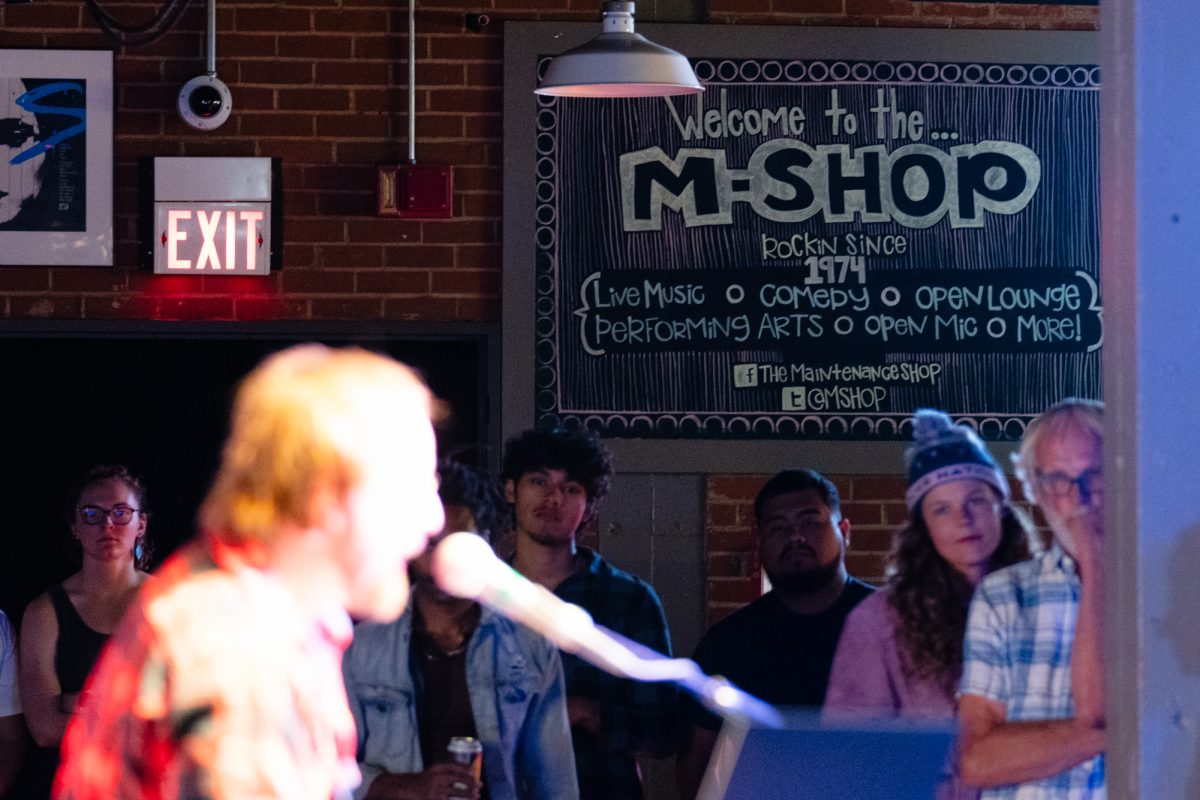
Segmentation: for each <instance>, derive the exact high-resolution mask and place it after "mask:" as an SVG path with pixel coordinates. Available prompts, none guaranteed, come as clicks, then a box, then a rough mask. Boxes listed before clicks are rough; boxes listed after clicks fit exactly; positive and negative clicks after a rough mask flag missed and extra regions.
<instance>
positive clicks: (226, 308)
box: [158, 297, 234, 320]
mask: <svg viewBox="0 0 1200 800" xmlns="http://www.w3.org/2000/svg"><path fill="white" fill-rule="evenodd" d="M158 313H159V319H177V320H213V319H225V320H228V319H233V318H234V315H233V298H229V297H164V298H163V299H162V303H161V304H160V306H159V312H158Z"/></svg>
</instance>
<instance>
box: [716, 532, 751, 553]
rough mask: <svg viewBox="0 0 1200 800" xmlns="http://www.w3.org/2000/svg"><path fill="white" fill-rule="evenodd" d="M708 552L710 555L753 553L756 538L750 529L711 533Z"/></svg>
mask: <svg viewBox="0 0 1200 800" xmlns="http://www.w3.org/2000/svg"><path fill="white" fill-rule="evenodd" d="M706 538H707V545H706V550H707V552H709V553H752V552H754V536H753V534H751V533H750V529H749V528H746V529H745V530H740V531H709V532H708V535H707V537H706Z"/></svg>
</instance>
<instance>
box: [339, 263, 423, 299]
mask: <svg viewBox="0 0 1200 800" xmlns="http://www.w3.org/2000/svg"><path fill="white" fill-rule="evenodd" d="M354 275H355V278H356V283H355V286H354V288H355V291H357V292H359V293H360V294H419V295H427V294H429V272H427V271H426V270H402V269H381V270H362V271H360V272H356V273H354Z"/></svg>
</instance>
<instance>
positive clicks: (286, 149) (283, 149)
mask: <svg viewBox="0 0 1200 800" xmlns="http://www.w3.org/2000/svg"><path fill="white" fill-rule="evenodd" d="M289 135H290V133H289ZM258 152H259V154H261V155H264V156H272V157H279V158H282V159H283V160H284V161H288V162H291V163H293V164H328V163H330V162H332V161H333V144H332V143H331V142H328V141H321V140H319V139H308V138H304V139H260V140H259V142H258Z"/></svg>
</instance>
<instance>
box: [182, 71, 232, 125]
mask: <svg viewBox="0 0 1200 800" xmlns="http://www.w3.org/2000/svg"><path fill="white" fill-rule="evenodd" d="M177 107H178V109H179V117H180V119H182V120H183V121H184V122H186V123H187V124H188V125H191V126H192V127H193V128H196V129H197V130H202V131H211V130H215V129H216V128H219V127H221V125H223V124H224V123H225V120H227V119H229V113H230V112H231V111H233V95H232V94H230V93H229V87H228V86H226V85H225V84H224V83H223V82H222V81H221V79H220V78H218V77H217V76H216V75H197V76H196V77H195V78H192V79H191V80H190V81H188V82H187V83H185V84H184V85H183V88H182V89H180V90H179V102H178V104H177Z"/></svg>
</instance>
